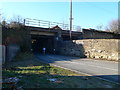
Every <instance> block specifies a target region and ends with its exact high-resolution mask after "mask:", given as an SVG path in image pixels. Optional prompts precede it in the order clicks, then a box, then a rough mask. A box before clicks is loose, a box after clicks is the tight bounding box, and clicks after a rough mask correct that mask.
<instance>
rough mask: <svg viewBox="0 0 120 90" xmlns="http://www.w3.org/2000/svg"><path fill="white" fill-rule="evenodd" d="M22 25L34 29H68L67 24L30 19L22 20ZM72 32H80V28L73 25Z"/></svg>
mask: <svg viewBox="0 0 120 90" xmlns="http://www.w3.org/2000/svg"><path fill="white" fill-rule="evenodd" d="M24 25H25V26H34V27H43V28H52V27H54V26H56V25H58V26H59V27H60V28H61V29H62V30H69V27H70V26H69V24H64V23H58V22H50V21H44V20H37V19H30V18H26V19H24ZM72 31H78V32H81V27H80V26H76V25H73V26H72Z"/></svg>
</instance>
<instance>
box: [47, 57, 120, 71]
mask: <svg viewBox="0 0 120 90" xmlns="http://www.w3.org/2000/svg"><path fill="white" fill-rule="evenodd" d="M48 57H49V58H52V59H57V60H60V61H61V59H58V58H54V57H52V56H48ZM64 62H69V63H75V64H79V65H86V64H83V63H76V62H71V61H64ZM87 66H92V67H97V68H103V69H108V70H113V71H118V70H116V69H112V68H107V67H101V66H96V65H87Z"/></svg>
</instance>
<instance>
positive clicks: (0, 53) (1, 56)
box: [0, 45, 6, 65]
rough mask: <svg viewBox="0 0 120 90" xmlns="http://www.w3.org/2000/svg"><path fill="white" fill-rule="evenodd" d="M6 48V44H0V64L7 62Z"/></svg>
mask: <svg viewBox="0 0 120 90" xmlns="http://www.w3.org/2000/svg"><path fill="white" fill-rule="evenodd" d="M5 51H6V48H5V46H4V45H0V65H2V64H4V63H5V58H6V52H5Z"/></svg>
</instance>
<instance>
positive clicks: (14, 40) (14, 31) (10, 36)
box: [2, 26, 30, 52]
mask: <svg viewBox="0 0 120 90" xmlns="http://www.w3.org/2000/svg"><path fill="white" fill-rule="evenodd" d="M29 33H30V31H29V29H27V28H25V27H24V26H21V27H19V28H17V27H14V28H10V27H4V26H3V28H2V37H3V40H2V41H3V42H2V43H3V44H4V45H10V44H17V45H19V46H20V48H21V51H23V52H25V51H29V50H30V34H29Z"/></svg>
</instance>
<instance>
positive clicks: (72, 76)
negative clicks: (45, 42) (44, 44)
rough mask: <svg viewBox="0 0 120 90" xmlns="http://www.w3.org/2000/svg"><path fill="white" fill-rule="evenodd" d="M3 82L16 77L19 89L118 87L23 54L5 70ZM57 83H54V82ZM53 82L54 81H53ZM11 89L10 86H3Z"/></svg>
mask: <svg viewBox="0 0 120 90" xmlns="http://www.w3.org/2000/svg"><path fill="white" fill-rule="evenodd" d="M2 72H3V80H5V79H8V78H11V77H16V78H18V79H19V81H18V82H17V84H16V85H15V86H16V87H17V88H112V87H114V88H115V87H118V85H116V84H114V83H111V82H108V81H104V80H100V79H98V78H96V77H92V76H84V75H82V74H77V73H75V72H72V71H69V70H65V69H62V68H58V67H54V66H50V65H49V64H45V63H42V62H40V61H39V60H38V59H37V58H35V57H34V56H33V55H32V54H28V53H24V54H23V53H21V54H19V55H18V56H17V57H16V58H15V59H14V60H13V62H10V63H8V64H7V65H6V67H4V68H3V70H2ZM53 79H54V80H55V81H54V80H53ZM51 80H53V81H51ZM3 87H9V85H3Z"/></svg>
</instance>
